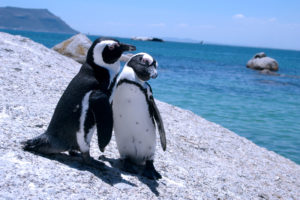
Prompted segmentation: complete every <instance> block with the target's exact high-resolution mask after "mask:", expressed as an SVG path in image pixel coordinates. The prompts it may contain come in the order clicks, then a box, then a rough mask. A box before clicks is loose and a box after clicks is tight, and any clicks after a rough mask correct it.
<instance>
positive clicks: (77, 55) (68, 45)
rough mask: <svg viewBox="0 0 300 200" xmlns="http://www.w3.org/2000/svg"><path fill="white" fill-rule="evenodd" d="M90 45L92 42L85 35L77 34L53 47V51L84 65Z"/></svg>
mask: <svg viewBox="0 0 300 200" xmlns="http://www.w3.org/2000/svg"><path fill="white" fill-rule="evenodd" d="M91 45H92V41H91V40H90V39H89V38H88V37H87V36H86V35H84V34H82V33H79V34H77V35H74V36H73V37H71V38H69V39H67V40H65V41H63V42H61V43H59V44H57V45H55V46H54V47H53V49H54V50H55V51H57V52H59V53H60V54H62V55H65V56H68V57H70V58H73V59H74V60H76V61H77V62H79V63H84V62H85V59H86V55H87V52H88V50H89V48H90V46H91Z"/></svg>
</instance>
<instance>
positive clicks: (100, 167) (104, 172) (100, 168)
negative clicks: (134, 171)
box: [32, 152, 137, 187]
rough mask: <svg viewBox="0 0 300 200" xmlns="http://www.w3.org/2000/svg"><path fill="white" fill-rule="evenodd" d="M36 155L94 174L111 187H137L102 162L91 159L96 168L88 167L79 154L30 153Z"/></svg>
mask: <svg viewBox="0 0 300 200" xmlns="http://www.w3.org/2000/svg"><path fill="white" fill-rule="evenodd" d="M32 153H34V154H36V155H39V156H42V157H44V158H48V159H50V160H56V161H58V162H60V163H62V164H64V165H67V166H69V167H71V168H74V169H77V170H80V171H89V172H91V173H92V174H94V175H95V176H96V177H98V178H99V179H101V180H102V181H104V182H105V183H107V184H109V185H111V186H113V185H115V184H117V183H124V184H128V185H130V186H133V187H137V186H136V185H135V184H134V183H131V182H129V181H127V180H125V179H123V178H122V176H121V173H120V171H119V170H116V169H115V168H112V167H109V166H107V165H105V164H104V163H103V162H100V161H98V160H95V159H94V158H92V159H93V162H94V163H97V165H96V166H89V165H87V164H86V163H84V162H83V160H82V157H81V156H80V154H78V155H72V156H71V155H68V154H66V153H58V154H51V155H46V154H40V153H36V152H32Z"/></svg>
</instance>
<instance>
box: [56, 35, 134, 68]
mask: <svg viewBox="0 0 300 200" xmlns="http://www.w3.org/2000/svg"><path fill="white" fill-rule="evenodd" d="M91 45H92V41H91V40H90V39H89V38H88V37H87V36H86V35H84V34H82V33H80V34H77V35H74V36H73V37H71V38H69V39H67V40H65V41H63V42H61V43H59V44H57V45H55V46H54V47H53V48H52V49H54V50H55V51H57V52H58V53H60V54H62V55H65V56H67V57H70V58H72V59H74V60H76V61H77V62H79V63H81V64H83V63H84V62H85V59H86V55H87V52H88V50H89V48H90V46H91ZM132 55H133V54H130V53H127V54H122V56H121V58H120V61H121V62H127V61H128V60H129V59H130V58H131V56H132Z"/></svg>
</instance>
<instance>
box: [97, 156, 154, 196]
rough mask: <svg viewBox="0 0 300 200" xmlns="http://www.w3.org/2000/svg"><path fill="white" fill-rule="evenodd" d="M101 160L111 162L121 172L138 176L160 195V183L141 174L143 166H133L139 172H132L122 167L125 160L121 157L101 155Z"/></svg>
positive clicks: (152, 190)
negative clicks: (158, 188) (158, 189)
mask: <svg viewBox="0 0 300 200" xmlns="http://www.w3.org/2000/svg"><path fill="white" fill-rule="evenodd" d="M99 160H101V161H103V162H109V163H110V165H111V166H112V167H113V168H115V169H117V170H118V171H119V173H122V174H126V175H131V176H136V177H137V178H138V179H139V181H140V182H141V183H143V184H145V185H146V186H147V187H148V188H149V189H150V190H151V192H152V193H153V194H155V195H156V196H157V197H158V196H159V192H158V191H157V187H158V185H159V184H158V182H157V180H151V179H148V178H146V177H144V176H142V175H141V173H142V171H143V169H144V167H143V166H137V165H134V166H132V167H133V168H134V170H135V171H136V172H137V173H130V172H126V171H124V170H123V169H122V166H123V160H122V159H121V158H118V159H114V158H107V157H106V156H104V155H101V156H100V157H99Z"/></svg>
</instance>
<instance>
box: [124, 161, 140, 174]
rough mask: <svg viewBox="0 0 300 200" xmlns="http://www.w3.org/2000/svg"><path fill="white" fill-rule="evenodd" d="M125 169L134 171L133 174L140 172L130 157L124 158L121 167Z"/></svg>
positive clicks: (130, 171) (129, 171)
mask: <svg viewBox="0 0 300 200" xmlns="http://www.w3.org/2000/svg"><path fill="white" fill-rule="evenodd" d="M121 169H122V170H123V171H125V172H128V173H132V174H137V173H138V172H137V171H136V169H135V168H134V164H133V163H132V162H131V160H130V159H129V158H125V159H124V160H123V166H122V168H121Z"/></svg>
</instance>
